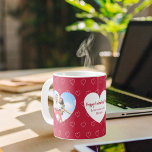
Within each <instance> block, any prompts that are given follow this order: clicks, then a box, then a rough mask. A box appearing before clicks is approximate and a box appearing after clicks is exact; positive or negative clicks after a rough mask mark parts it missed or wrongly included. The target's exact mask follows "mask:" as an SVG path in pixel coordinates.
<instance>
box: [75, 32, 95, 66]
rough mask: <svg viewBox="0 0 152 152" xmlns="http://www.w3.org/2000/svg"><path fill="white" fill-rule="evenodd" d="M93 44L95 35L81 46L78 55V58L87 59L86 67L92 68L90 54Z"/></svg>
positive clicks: (91, 35) (85, 61)
mask: <svg viewBox="0 0 152 152" xmlns="http://www.w3.org/2000/svg"><path fill="white" fill-rule="evenodd" d="M93 42H94V34H90V36H89V37H88V38H87V39H85V40H84V41H83V42H82V43H81V44H80V47H79V49H78V51H77V53H76V56H77V57H85V60H84V66H88V67H89V66H92V62H91V57H90V52H91V49H92V47H93Z"/></svg>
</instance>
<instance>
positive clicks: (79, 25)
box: [66, 19, 100, 32]
mask: <svg viewBox="0 0 152 152" xmlns="http://www.w3.org/2000/svg"><path fill="white" fill-rule="evenodd" d="M66 30H67V31H86V32H99V31H100V24H98V23H96V22H95V21H94V20H92V19H85V20H84V21H78V22H75V23H73V24H72V25H69V26H67V27H66Z"/></svg>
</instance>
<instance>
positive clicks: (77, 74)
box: [53, 71, 106, 78]
mask: <svg viewBox="0 0 152 152" xmlns="http://www.w3.org/2000/svg"><path fill="white" fill-rule="evenodd" d="M53 76H58V77H68V78H90V77H102V76H106V74H105V73H104V72H96V71H65V72H55V73H53Z"/></svg>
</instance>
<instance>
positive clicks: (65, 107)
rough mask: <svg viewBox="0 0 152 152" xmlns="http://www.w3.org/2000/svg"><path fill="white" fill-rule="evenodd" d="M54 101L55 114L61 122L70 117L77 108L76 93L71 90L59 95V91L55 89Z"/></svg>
mask: <svg viewBox="0 0 152 152" xmlns="http://www.w3.org/2000/svg"><path fill="white" fill-rule="evenodd" d="M53 102H54V114H55V116H56V119H57V120H58V121H59V122H60V123H62V122H63V121H65V120H66V119H68V118H69V117H70V116H71V114H72V113H73V112H74V110H75V106H76V99H75V97H74V95H73V94H71V93H69V92H64V93H62V94H61V95H59V93H58V92H57V91H56V90H54V92H53Z"/></svg>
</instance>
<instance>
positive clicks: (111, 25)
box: [102, 21, 127, 33]
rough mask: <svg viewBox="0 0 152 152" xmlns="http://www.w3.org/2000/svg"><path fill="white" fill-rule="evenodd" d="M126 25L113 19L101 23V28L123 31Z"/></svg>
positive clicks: (108, 30)
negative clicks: (103, 23)
mask: <svg viewBox="0 0 152 152" xmlns="http://www.w3.org/2000/svg"><path fill="white" fill-rule="evenodd" d="M126 27H127V24H118V23H116V22H114V21H108V23H107V24H105V25H103V26H102V28H103V29H104V30H105V31H107V32H111V33H115V32H121V31H124V30H125V29H126Z"/></svg>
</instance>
